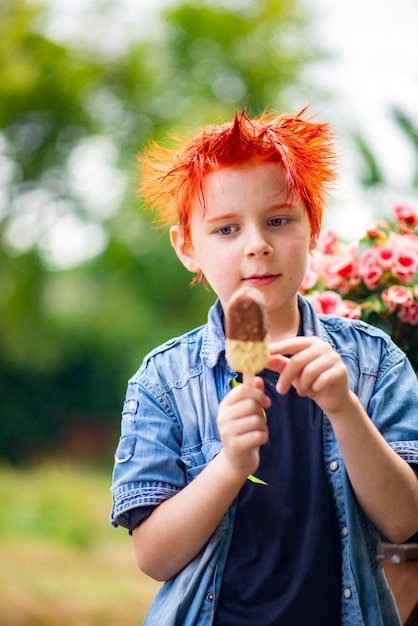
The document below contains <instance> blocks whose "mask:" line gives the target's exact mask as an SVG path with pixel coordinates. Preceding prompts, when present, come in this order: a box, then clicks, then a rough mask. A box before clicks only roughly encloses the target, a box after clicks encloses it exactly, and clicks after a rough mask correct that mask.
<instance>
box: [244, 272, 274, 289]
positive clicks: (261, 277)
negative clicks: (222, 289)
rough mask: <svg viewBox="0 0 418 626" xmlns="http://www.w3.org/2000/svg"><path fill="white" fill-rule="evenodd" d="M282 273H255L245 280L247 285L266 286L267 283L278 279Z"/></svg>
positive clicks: (269, 283)
mask: <svg viewBox="0 0 418 626" xmlns="http://www.w3.org/2000/svg"><path fill="white" fill-rule="evenodd" d="M279 275H280V274H253V275H252V276H248V278H244V279H243V282H244V283H245V284H246V285H252V286H253V287H264V286H265V285H271V284H272V283H274V281H275V280H277V278H278V276H279Z"/></svg>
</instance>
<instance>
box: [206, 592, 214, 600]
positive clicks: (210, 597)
mask: <svg viewBox="0 0 418 626" xmlns="http://www.w3.org/2000/svg"><path fill="white" fill-rule="evenodd" d="M207 599H208V601H209V602H213V593H212V592H211V593H208V595H207Z"/></svg>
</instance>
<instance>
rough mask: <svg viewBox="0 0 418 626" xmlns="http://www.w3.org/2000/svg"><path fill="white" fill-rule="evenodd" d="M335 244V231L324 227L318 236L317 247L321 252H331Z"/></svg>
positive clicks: (336, 238)
mask: <svg viewBox="0 0 418 626" xmlns="http://www.w3.org/2000/svg"><path fill="white" fill-rule="evenodd" d="M337 246H338V235H337V233H336V232H335V231H334V230H333V229H332V228H324V230H323V231H322V232H321V233H320V235H319V237H318V243H317V245H316V247H317V249H318V250H319V251H320V252H322V253H323V254H333V253H334V252H335V250H336V249H337Z"/></svg>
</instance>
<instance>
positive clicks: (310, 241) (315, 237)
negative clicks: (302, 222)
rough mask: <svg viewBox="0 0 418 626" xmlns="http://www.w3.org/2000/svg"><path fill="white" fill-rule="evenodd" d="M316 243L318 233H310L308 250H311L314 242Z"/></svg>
mask: <svg viewBox="0 0 418 626" xmlns="http://www.w3.org/2000/svg"><path fill="white" fill-rule="evenodd" d="M317 243H318V233H315V234H314V233H311V237H310V239H309V250H313V249H314V248H316V244H317Z"/></svg>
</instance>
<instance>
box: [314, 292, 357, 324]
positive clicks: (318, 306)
mask: <svg viewBox="0 0 418 626" xmlns="http://www.w3.org/2000/svg"><path fill="white" fill-rule="evenodd" d="M307 297H308V300H309V301H310V302H311V304H312V305H313V307H314V309H315V311H316V312H317V313H319V314H322V315H339V316H341V317H349V318H351V319H359V317H360V308H359V307H358V305H357V304H356V303H355V302H351V301H350V300H343V299H342V298H341V296H340V295H339V294H338V293H335V291H322V292H318V291H315V292H314V293H313V294H312V295H310V296H307Z"/></svg>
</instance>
